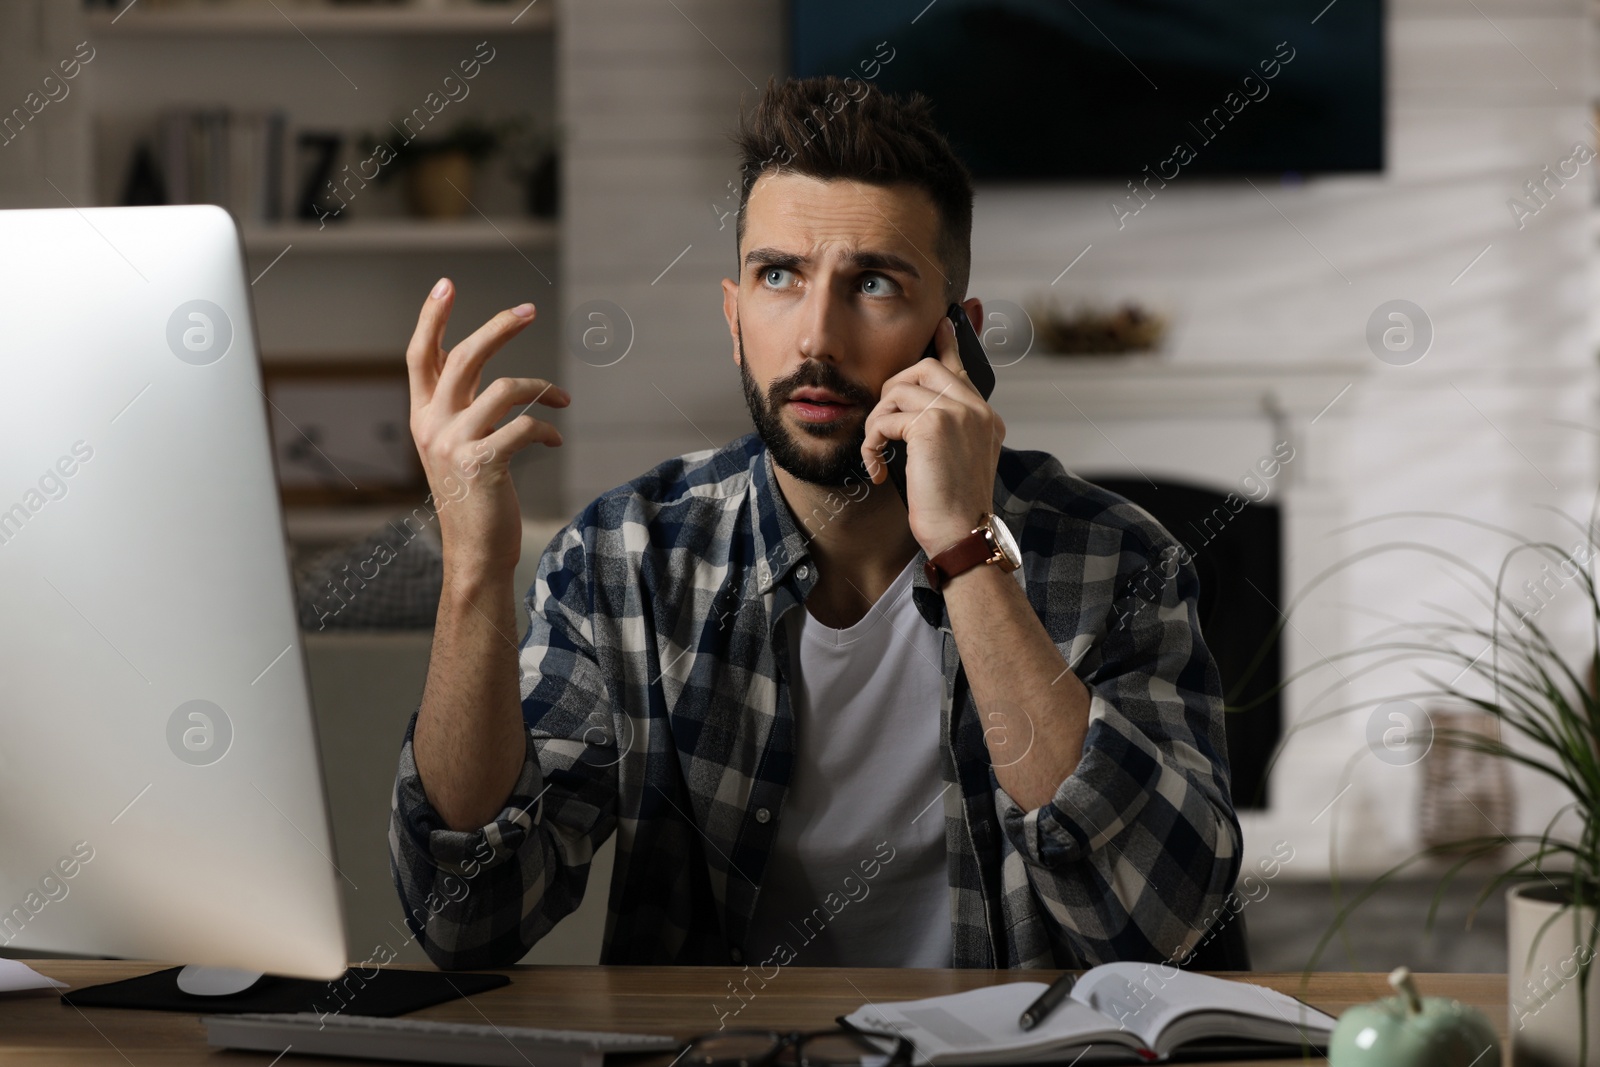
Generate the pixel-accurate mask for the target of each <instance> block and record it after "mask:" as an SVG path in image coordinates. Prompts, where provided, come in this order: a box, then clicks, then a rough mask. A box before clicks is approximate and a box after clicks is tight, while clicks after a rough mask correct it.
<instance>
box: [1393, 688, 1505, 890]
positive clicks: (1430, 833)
mask: <svg viewBox="0 0 1600 1067" xmlns="http://www.w3.org/2000/svg"><path fill="white" fill-rule="evenodd" d="M1428 718H1429V720H1430V721H1432V723H1433V725H1434V726H1435V727H1440V726H1443V727H1445V728H1446V729H1450V730H1459V731H1461V732H1462V733H1467V732H1471V733H1476V734H1480V735H1482V736H1483V737H1485V738H1487V739H1488V740H1489V741H1490V742H1497V741H1499V740H1500V723H1499V721H1498V720H1497V719H1495V717H1494V716H1493V715H1488V714H1485V713H1484V712H1481V711H1475V710H1463V709H1458V708H1450V707H1447V706H1444V705H1436V706H1430V707H1429V708H1428ZM1515 820H1516V805H1515V803H1514V800H1513V796H1512V792H1511V775H1510V769H1509V768H1508V767H1507V766H1506V764H1505V761H1504V760H1499V759H1495V758H1494V756H1492V755H1490V754H1489V753H1487V752H1484V751H1481V750H1478V749H1470V748H1465V747H1463V746H1460V745H1434V746H1432V747H1430V748H1429V749H1428V753H1427V755H1425V756H1423V757H1422V790H1421V792H1420V793H1419V794H1418V804H1417V827H1418V834H1419V836H1420V837H1421V838H1422V844H1423V845H1424V846H1425V847H1428V848H1433V849H1437V850H1438V851H1439V853H1440V854H1441V855H1449V854H1459V853H1461V852H1463V851H1467V849H1465V848H1464V847H1463V846H1462V845H1461V844H1460V842H1462V841H1470V840H1472V839H1475V838H1484V837H1489V836H1492V835H1494V834H1498V833H1499V832H1500V830H1499V828H1500V827H1502V826H1511V825H1513V824H1514V822H1515ZM1502 844H1503V843H1502ZM1499 851H1500V850H1499V849H1496V850H1494V852H1491V853H1488V854H1485V855H1484V856H1482V857H1481V858H1484V859H1487V858H1489V857H1490V856H1492V855H1494V854H1496V853H1498V852H1499Z"/></svg>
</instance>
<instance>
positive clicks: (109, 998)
mask: <svg viewBox="0 0 1600 1067" xmlns="http://www.w3.org/2000/svg"><path fill="white" fill-rule="evenodd" d="M181 969H182V968H179V967H168V968H167V969H166V970H163V971H153V972H151V973H150V974H142V975H140V976H139V977H137V978H124V979H123V980H122V981H120V982H106V983H104V984H102V985H92V986H85V987H83V988H82V989H73V990H69V991H67V992H65V993H62V994H61V1002H62V1003H63V1004H73V1005H76V1006H77V1007H80V1008H146V1009H150V1010H153V1011H186V1012H194V1013H198V1014H202V1015H214V1014H220V1013H232V1012H241V1011H274V1012H281V1011H312V1012H316V1013H318V1014H319V1015H338V1014H344V1015H379V1016H384V1017H386V1018H392V1017H393V1016H396V1015H404V1014H406V1013H407V1012H410V1011H416V1010H417V1009H419V1008H427V1007H431V1006H433V1005H434V1004H443V1003H444V1002H445V1001H448V1000H455V999H457V998H458V997H467V996H471V995H472V994H474V993H483V992H486V991H487V990H490V989H498V988H499V987H501V986H503V985H510V984H511V979H510V978H509V977H508V976H506V975H503V974H464V973H456V972H448V973H447V972H444V971H402V970H387V971H386V970H384V969H382V968H381V967H380V968H377V969H376V973H368V972H371V971H373V970H374V968H371V967H368V968H366V969H364V970H361V969H357V968H354V967H352V968H351V969H350V970H348V971H346V972H344V977H343V978H340V979H336V980H334V981H331V982H319V981H315V980H312V979H307V978H283V977H280V976H278V975H272V974H269V975H266V976H265V977H263V978H262V979H261V980H260V981H259V982H257V983H256V984H255V985H253V986H251V987H250V988H249V989H246V990H245V991H244V992H242V993H234V994H232V995H230V996H222V997H198V996H195V995H194V994H192V993H185V992H184V991H183V990H181V989H179V988H178V971H179V970H181Z"/></svg>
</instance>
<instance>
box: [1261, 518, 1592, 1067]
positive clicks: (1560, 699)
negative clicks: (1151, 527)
mask: <svg viewBox="0 0 1600 1067" xmlns="http://www.w3.org/2000/svg"><path fill="white" fill-rule="evenodd" d="M1439 517H1442V518H1447V519H1454V520H1458V521H1461V522H1465V523H1469V524H1471V525H1473V526H1477V527H1480V528H1486V529H1491V530H1495V531H1497V532H1498V533H1501V534H1504V535H1506V536H1509V537H1511V538H1512V539H1513V540H1515V541H1516V542H1517V545H1516V547H1514V548H1512V549H1511V550H1510V551H1509V552H1508V553H1507V555H1506V556H1505V558H1504V560H1503V561H1502V563H1501V566H1500V570H1499V573H1498V574H1497V575H1496V576H1495V578H1493V579H1491V578H1490V577H1489V576H1488V575H1487V574H1485V573H1483V572H1482V571H1481V570H1479V569H1478V568H1476V567H1474V566H1473V565H1472V564H1470V563H1468V562H1467V561H1466V560H1465V559H1463V558H1461V557H1460V556H1457V555H1455V554H1454V553H1451V552H1449V551H1447V550H1445V549H1442V548H1440V547H1438V546H1437V545H1435V544H1422V543H1419V542H1387V543H1384V544H1382V545H1378V546H1374V547H1373V548H1369V549H1366V550H1363V551H1362V552H1358V553H1356V554H1355V555H1354V556H1352V557H1350V558H1347V559H1345V560H1343V561H1341V562H1340V563H1337V564H1334V565H1333V566H1332V567H1329V568H1328V569H1327V570H1325V571H1323V572H1322V573H1321V574H1319V575H1317V576H1316V577H1315V578H1314V579H1313V580H1312V582H1311V583H1310V584H1309V585H1308V586H1307V588H1306V589H1305V590H1303V591H1302V592H1301V593H1300V594H1299V595H1298V596H1297V597H1296V598H1295V599H1296V603H1298V602H1299V601H1300V600H1302V599H1303V598H1304V597H1305V596H1306V595H1307V594H1308V593H1309V592H1311V590H1312V589H1314V588H1315V587H1316V586H1317V585H1319V584H1320V583H1321V582H1322V581H1324V580H1325V579H1326V578H1327V577H1329V576H1330V575H1331V574H1332V573H1333V572H1335V571H1337V570H1339V569H1340V568H1342V567H1344V566H1348V565H1350V564H1352V563H1354V562H1357V561H1358V560H1360V559H1363V558H1367V557H1369V556H1373V555H1378V554H1381V553H1385V552H1392V551H1408V552H1421V553H1426V554H1429V555H1432V556H1434V557H1437V558H1439V559H1443V560H1445V561H1446V562H1448V563H1451V564H1452V565H1454V566H1456V567H1458V568H1460V570H1461V572H1462V573H1463V574H1464V575H1465V576H1467V577H1468V578H1469V579H1470V580H1471V581H1473V582H1475V583H1476V585H1477V588H1478V589H1480V590H1481V591H1482V594H1483V596H1482V599H1481V601H1480V602H1481V604H1482V606H1483V607H1484V608H1485V609H1486V612H1487V620H1488V621H1487V625H1481V624H1478V623H1474V622H1473V621H1472V620H1471V619H1470V618H1468V617H1467V616H1459V615H1458V616H1455V618H1454V619H1450V620H1445V621H1441V622H1439V623H1436V624H1423V625H1420V626H1411V625H1410V624H1407V625H1406V626H1405V627H1404V628H1405V629H1412V630H1416V631H1418V632H1419V633H1420V636H1421V637H1422V638H1423V640H1392V641H1391V640H1385V641H1379V642H1375V643H1372V644H1366V645H1363V646H1362V647H1360V648H1358V649H1354V650H1352V651H1350V652H1347V653H1341V654H1340V655H1339V656H1335V657H1325V659H1329V660H1331V659H1337V658H1341V657H1356V656H1364V655H1368V654H1371V653H1374V652H1376V653H1384V654H1388V653H1397V654H1399V655H1401V656H1404V657H1415V658H1421V659H1428V658H1435V659H1439V660H1442V661H1443V662H1444V663H1445V664H1448V665H1449V667H1450V669H1451V672H1452V675H1453V676H1452V677H1451V679H1450V680H1448V681H1444V680H1441V679H1438V678H1434V677H1431V676H1428V677H1427V679H1426V680H1427V682H1428V687H1427V688H1426V689H1424V690H1421V691H1419V692H1416V693H1406V694H1400V695H1399V698H1400V699H1406V700H1409V699H1410V698H1412V697H1416V698H1419V699H1424V700H1429V699H1444V700H1447V701H1449V702H1450V703H1452V704H1458V705H1459V704H1465V705H1469V706H1471V707H1473V708H1477V709H1479V710H1480V711H1482V712H1484V713H1486V714H1487V715H1489V716H1491V717H1492V719H1493V721H1494V722H1495V723H1496V724H1497V725H1498V727H1499V729H1498V730H1497V731H1489V732H1485V731H1482V730H1469V729H1461V728H1458V727H1444V728H1438V727H1435V726H1433V725H1432V724H1431V722H1430V721H1429V720H1428V719H1427V716H1426V713H1425V712H1422V714H1421V715H1419V716H1417V717H1416V720H1415V721H1417V722H1420V724H1421V725H1420V726H1418V727H1414V728H1412V729H1409V730H1407V731H1405V733H1406V736H1405V737H1404V738H1400V737H1396V738H1395V739H1394V740H1396V741H1402V742H1403V741H1416V740H1418V739H1419V738H1420V737H1421V735H1423V734H1426V735H1427V737H1428V738H1429V739H1430V740H1431V743H1432V744H1433V745H1446V746H1456V747H1458V748H1461V749H1465V750H1468V751H1472V752H1478V753H1483V754H1486V755H1488V756H1490V757H1492V758H1494V759H1500V760H1506V761H1509V762H1510V763H1514V764H1520V765H1522V766H1524V767H1527V768H1529V769H1530V770H1532V771H1534V772H1535V773H1537V774H1538V775H1541V776H1543V777H1545V778H1547V779H1549V780H1550V781H1552V782H1554V783H1555V784H1557V785H1558V786H1559V787H1560V789H1561V790H1562V791H1563V792H1564V794H1565V795H1568V796H1570V797H1571V800H1570V801H1569V802H1568V803H1567V804H1565V805H1564V806H1563V807H1562V808H1561V809H1560V810H1558V811H1557V813H1556V815H1555V817H1553V818H1552V819H1551V820H1550V822H1549V823H1548V824H1547V825H1546V826H1545V827H1544V829H1543V830H1542V832H1540V833H1537V834H1514V833H1503V832H1497V833H1493V834H1484V835H1479V836H1474V837H1468V838H1463V839H1461V840H1457V841H1450V842H1443V843H1439V844H1436V845H1433V846H1431V847H1428V848H1425V849H1422V850H1420V851H1418V852H1416V853H1414V854H1412V855H1411V856H1409V857H1408V858H1406V859H1405V860H1403V861H1402V862H1400V863H1398V864H1396V865H1394V866H1393V867H1391V868H1389V869H1388V870H1387V871H1385V872H1384V873H1383V874H1381V875H1379V876H1378V877H1377V878H1375V879H1374V880H1373V881H1372V882H1371V883H1369V884H1368V885H1367V886H1365V887H1363V889H1362V890H1361V891H1360V892H1358V893H1356V894H1355V895H1354V896H1353V897H1352V899H1351V900H1350V902H1349V904H1347V905H1346V906H1344V907H1343V908H1341V909H1339V911H1338V912H1337V914H1336V915H1335V917H1334V919H1333V921H1332V923H1330V925H1329V928H1328V930H1327V931H1326V932H1325V933H1324V934H1323V936H1322V939H1321V940H1320V941H1319V942H1318V944H1317V947H1316V949H1315V951H1314V952H1313V954H1312V956H1311V959H1310V960H1309V961H1308V962H1307V964H1306V977H1309V976H1310V973H1311V970H1312V968H1314V967H1315V966H1316V963H1317V960H1318V959H1319V958H1320V957H1321V955H1322V952H1323V950H1324V949H1325V948H1326V947H1327V946H1328V944H1329V942H1330V941H1331V940H1332V939H1333V937H1335V936H1336V935H1337V933H1338V932H1339V930H1340V929H1341V928H1342V927H1343V925H1344V923H1345V921H1346V920H1347V919H1349V918H1350V917H1351V915H1352V914H1353V913H1354V912H1355V910H1356V909H1357V908H1358V907H1359V906H1360V905H1361V903H1362V902H1363V901H1365V900H1367V899H1368V898H1369V897H1371V896H1372V895H1373V894H1374V893H1376V892H1377V891H1379V889H1381V887H1382V886H1383V885H1384V884H1385V883H1386V882H1388V881H1389V880H1390V879H1392V878H1393V877H1395V876H1396V875H1398V874H1399V873H1400V872H1401V871H1402V870H1404V869H1405V868H1407V867H1410V866H1412V865H1413V864H1415V863H1417V862H1418V861H1422V860H1432V861H1436V862H1442V863H1444V864H1445V865H1446V866H1445V869H1444V871H1443V873H1442V876H1441V878H1440V882H1439V886H1438V888H1437V890H1436V891H1435V893H1434V897H1433V902H1432V905H1431V906H1430V908H1429V910H1428V918H1427V925H1426V928H1427V930H1429V931H1430V932H1431V930H1432V928H1433V923H1434V920H1435V918H1436V916H1437V913H1438V908H1439V905H1440V903H1441V901H1442V900H1443V897H1444V893H1445V892H1446V890H1447V889H1448V888H1449V886H1450V885H1451V883H1452V882H1453V881H1454V879H1455V878H1457V877H1458V876H1460V875H1461V874H1462V873H1463V871H1464V870H1465V869H1466V868H1468V867H1469V866H1472V865H1473V864H1474V861H1481V860H1483V859H1484V858H1486V857H1489V856H1491V855H1493V854H1494V853H1497V852H1499V851H1500V850H1502V849H1505V848H1506V847H1507V846H1510V847H1509V849H1508V850H1507V853H1506V855H1507V857H1508V858H1509V859H1510V860H1511V861H1512V862H1510V863H1509V865H1507V866H1504V867H1502V868H1500V869H1498V870H1496V872H1495V873H1494V874H1493V875H1492V876H1491V877H1490V878H1489V879H1488V881H1487V883H1486V884H1484V885H1483V887H1482V889H1481V890H1480V892H1479V893H1478V895H1477V898H1476V900H1475V902H1474V904H1473V907H1472V912H1471V914H1469V916H1468V920H1467V921H1468V924H1469V925H1470V923H1471V921H1472V916H1473V915H1475V914H1476V912H1477V910H1478V908H1480V907H1481V906H1482V905H1483V903H1484V902H1485V901H1487V900H1488V899H1489V898H1490V897H1491V896H1492V895H1493V894H1494V893H1496V892H1497V891H1501V890H1504V891H1505V895H1506V905H1507V920H1508V929H1507V941H1508V946H1507V947H1508V959H1507V969H1508V975H1507V978H1508V983H1509V1029H1510V1033H1511V1042H1512V1062H1513V1063H1519V1062H1520V1063H1524V1064H1537V1065H1539V1067H1557V1065H1560V1067H1588V1065H1589V1064H1591V1063H1600V1049H1597V1048H1596V1045H1597V1044H1600V1041H1597V1037H1596V1034H1595V1027H1596V1024H1600V988H1597V984H1600V983H1596V982H1595V981H1594V980H1593V976H1592V974H1591V965H1592V963H1593V961H1594V957H1595V955H1596V940H1597V927H1600V922H1597V914H1596V912H1597V904H1600V697H1597V692H1596V691H1597V687H1596V679H1597V677H1600V592H1597V588H1596V583H1595V579H1594V577H1593V574H1592V573H1591V571H1592V568H1591V566H1590V564H1591V561H1592V559H1593V558H1594V556H1595V555H1596V552H1597V550H1596V548H1595V537H1594V534H1595V532H1596V530H1597V527H1596V524H1595V521H1594V518H1593V517H1592V516H1591V519H1590V523H1589V527H1588V529H1587V530H1585V529H1583V528H1582V527H1581V526H1580V524H1579V523H1577V522H1576V521H1575V520H1572V519H1570V518H1567V521H1569V522H1571V523H1572V525H1573V526H1574V527H1575V528H1576V529H1578V532H1579V535H1580V536H1579V539H1578V540H1577V541H1576V542H1575V544H1574V545H1573V546H1572V547H1571V548H1570V549H1566V548H1563V547H1562V546H1560V545H1557V544H1555V543H1553V542H1548V541H1539V542H1535V541H1530V540H1528V539H1527V538H1524V537H1522V536H1521V535H1519V534H1516V533H1514V532H1513V531H1509V530H1505V529H1502V528H1500V527H1492V526H1489V525H1488V524H1486V523H1481V522H1478V521H1476V520H1471V519H1465V518H1460V517H1457V516H1439ZM1563 517H1564V518H1566V517H1565V516H1563ZM1379 518H1380V519H1381V518H1383V517H1379ZM1368 521H1379V520H1377V519H1375V520H1368ZM1524 553H1532V554H1534V555H1535V557H1546V558H1547V559H1548V560H1549V562H1548V563H1547V564H1546V565H1545V568H1544V569H1543V570H1542V572H1541V573H1542V574H1543V575H1545V576H1547V581H1546V582H1545V584H1544V585H1543V586H1540V587H1537V588H1540V589H1543V590H1545V591H1547V592H1548V591H1550V590H1551V588H1552V583H1551V582H1550V581H1549V580H1548V577H1549V576H1551V575H1552V571H1551V568H1554V572H1553V573H1554V574H1555V575H1559V578H1556V579H1555V581H1556V582H1559V585H1556V586H1555V587H1554V588H1555V593H1554V595H1553V596H1551V597H1550V600H1549V601H1547V600H1544V599H1540V598H1531V597H1530V600H1529V601H1528V602H1527V603H1517V602H1515V601H1509V600H1508V599H1507V597H1506V596H1505V595H1504V592H1505V584H1506V579H1507V572H1508V570H1510V569H1511V568H1512V566H1513V565H1514V564H1515V563H1517V562H1518V557H1519V556H1521V555H1522V554H1524ZM1558 596H1559V597H1572V598H1574V599H1573V601H1572V603H1573V604H1574V605H1576V604H1579V603H1581V604H1582V608H1583V614H1584V616H1585V618H1586V621H1587V624H1588V627H1589V630H1590V633H1589V635H1588V638H1589V640H1588V642H1587V643H1588V645H1589V647H1588V651H1587V655H1586V656H1584V657H1582V658H1581V659H1579V660H1578V661H1577V662H1569V660H1568V657H1567V656H1565V655H1564V654H1563V653H1562V652H1561V651H1560V650H1559V649H1558V648H1557V647H1556V644H1555V642H1554V641H1553V640H1552V638H1551V635H1550V634H1549V633H1547V632H1546V630H1545V628H1544V627H1542V626H1541V625H1540V622H1539V621H1538V617H1539V616H1540V614H1541V609H1542V607H1543V606H1544V605H1545V604H1546V603H1548V602H1550V601H1553V600H1554V599H1555V598H1556V597H1558ZM1535 604H1536V605H1537V606H1533V607H1532V608H1531V610H1530V606H1531V605H1535ZM1293 610H1294V604H1291V605H1290V606H1289V609H1288V611H1287V612H1285V613H1284V615H1283V617H1282V618H1281V619H1280V621H1279V623H1278V626H1277V628H1276V630H1275V631H1274V634H1273V635H1272V637H1271V638H1269V645H1270V641H1272V640H1276V637H1277V633H1279V632H1281V631H1282V629H1283V627H1284V626H1285V625H1287V623H1288V620H1289V615H1290V614H1292V612H1293ZM1545 621H1546V622H1548V621H1549V619H1548V617H1546V618H1545ZM1457 643H1460V644H1462V645H1463V646H1464V649H1466V650H1464V649H1463V648H1457V647H1456V644H1457ZM1258 662H1259V659H1258ZM1385 662H1393V661H1392V660H1386V661H1385ZM1317 665H1318V666H1320V664H1317ZM1382 665H1383V664H1382V663H1375V664H1372V665H1371V667H1369V668H1367V669H1375V668H1376V667H1378V666H1382ZM1313 669H1314V668H1313ZM1300 673H1305V672H1300ZM1283 684H1285V685H1286V684H1288V680H1285V682H1284V683H1283ZM1241 685H1242V683H1241ZM1279 688H1281V686H1280V687H1279ZM1258 699H1265V697H1262V698H1258ZM1254 703H1255V702H1252V703H1251V704H1250V705H1246V706H1254ZM1371 706H1372V702H1371V701H1370V700H1369V701H1362V702H1360V703H1358V704H1353V705H1349V706H1346V707H1342V708H1336V709H1333V710H1332V711H1328V712H1325V713H1321V714H1318V715H1315V716H1309V717H1307V718H1305V719H1303V720H1302V721H1301V722H1299V723H1296V724H1295V726H1294V727H1293V728H1292V729H1290V730H1288V731H1286V732H1285V736H1284V738H1283V739H1282V741H1280V742H1279V745H1278V747H1277V750H1276V751H1275V752H1274V754H1273V758H1272V761H1271V763H1276V760H1277V757H1278V755H1279V754H1281V753H1282V751H1283V749H1284V745H1285V743H1286V742H1287V741H1288V740H1289V737H1290V736H1292V735H1293V734H1295V733H1298V732H1299V731H1300V730H1303V729H1305V728H1307V727H1309V726H1312V725H1315V724H1316V723H1318V722H1323V721H1326V720H1327V719H1329V718H1331V717H1333V716H1336V715H1343V714H1348V713H1349V712H1351V711H1356V710H1360V709H1365V708H1370V707H1371ZM1413 706H1414V705H1413ZM1230 710H1231V709H1230ZM1241 710H1242V709H1241ZM1421 710H1422V709H1420V708H1419V709H1418V711H1421ZM1397 729H1398V728H1397ZM1388 743H1389V739H1385V740H1384V741H1383V744H1385V745H1387V744H1388ZM1269 766H1270V764H1269ZM1568 813H1572V814H1573V816H1575V821H1576V824H1577V825H1576V830H1575V831H1572V830H1569V831H1567V832H1565V833H1558V832H1557V831H1556V829H1555V828H1556V825H1557V824H1558V823H1559V822H1560V821H1561V819H1562V816H1563V815H1566V814H1568ZM1336 891H1337V883H1336Z"/></svg>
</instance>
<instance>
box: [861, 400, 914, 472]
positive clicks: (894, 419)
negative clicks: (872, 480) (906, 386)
mask: <svg viewBox="0 0 1600 1067" xmlns="http://www.w3.org/2000/svg"><path fill="white" fill-rule="evenodd" d="M917 415H918V412H915V411H891V412H888V413H886V414H882V415H879V416H878V417H877V418H875V419H873V420H872V425H870V426H869V427H867V438H866V440H865V441H863V442H862V444H861V460H862V462H863V463H865V464H870V463H873V462H881V461H880V460H878V459H877V457H878V456H879V455H880V454H881V453H882V451H883V448H884V446H885V445H893V446H894V450H895V454H896V455H899V454H900V453H902V452H904V451H905V447H906V446H905V437H904V434H905V432H906V427H907V426H910V425H911V420H912V419H914V418H916V417H917ZM867 469H868V470H869V471H870V470H871V469H872V468H871V466H868V467H867Z"/></svg>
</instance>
